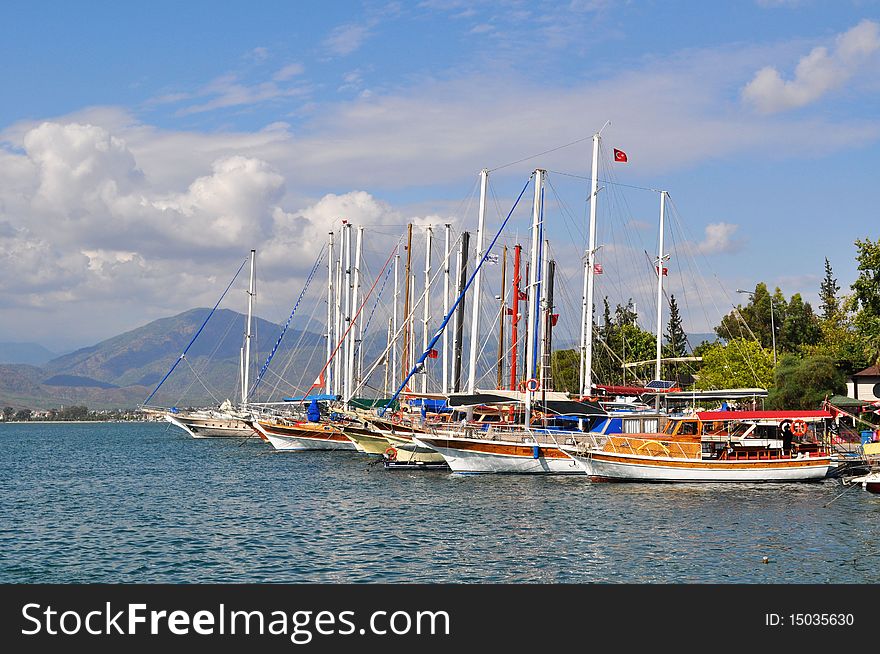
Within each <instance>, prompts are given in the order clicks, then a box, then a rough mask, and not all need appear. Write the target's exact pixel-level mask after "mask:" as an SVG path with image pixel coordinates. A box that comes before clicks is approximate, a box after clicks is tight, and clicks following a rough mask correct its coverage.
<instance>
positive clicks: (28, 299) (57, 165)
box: [0, 122, 405, 336]
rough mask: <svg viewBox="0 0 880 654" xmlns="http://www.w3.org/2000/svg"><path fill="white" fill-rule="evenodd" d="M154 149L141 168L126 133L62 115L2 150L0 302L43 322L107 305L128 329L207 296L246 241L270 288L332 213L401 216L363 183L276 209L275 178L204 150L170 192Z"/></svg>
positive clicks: (371, 218)
mask: <svg viewBox="0 0 880 654" xmlns="http://www.w3.org/2000/svg"><path fill="white" fill-rule="evenodd" d="M274 130H275V131H280V132H283V131H284V126H276V127H275V128H274ZM132 134H133V135H135V136H136V137H137V135H139V134H140V132H139V130H137V129H135V130H134V131H133V132H132ZM140 137H143V135H142V134H140ZM270 140H271V139H270ZM264 143H265V141H264ZM155 156H156V155H155V153H154V154H153V158H151V157H147V158H146V159H145V161H147V162H148V164H147V165H145V166H143V167H142V166H141V165H140V162H139V161H138V160H137V158H136V157H135V155H134V154H133V153H132V151H131V150H130V149H129V147H128V144H127V141H126V140H125V139H123V138H121V137H119V136H116V135H114V134H112V133H111V132H109V131H108V130H106V129H104V128H102V127H98V126H95V125H89V124H82V123H62V122H45V123H41V124H39V125H35V126H32V127H31V128H30V129H27V130H24V131H23V132H22V134H21V140H20V142H19V144H18V147H17V148H15V149H3V150H0V158H2V161H0V163H3V164H4V166H3V169H2V172H0V306H5V307H19V308H24V309H27V310H30V311H39V312H43V318H42V319H41V320H42V322H45V315H46V314H48V313H52V315H53V319H52V320H51V321H50V323H47V324H57V321H58V315H59V314H62V313H64V312H66V311H74V312H76V313H77V314H78V315H80V317H81V314H82V312H79V311H75V309H76V308H77V307H81V306H89V307H93V308H94V307H105V308H106V310H107V311H110V312H112V313H113V315H112V316H108V319H107V322H106V325H107V328H108V330H111V331H110V333H112V331H113V330H115V329H119V328H120V327H118V325H121V326H122V328H130V327H132V326H133V325H132V324H131V323H126V322H125V320H126V316H130V315H131V312H137V316H138V317H137V318H135V320H136V324H140V323H141V322H145V321H146V320H148V319H150V318H152V317H156V316H158V315H167V314H168V313H169V312H170V311H171V310H182V309H185V308H189V307H192V306H197V305H208V304H210V303H212V302H213V301H215V300H216V293H217V291H218V285H219V284H221V283H223V282H222V280H223V279H224V278H225V271H226V268H224V265H225V266H228V267H229V269H232V265H233V264H234V263H235V261H236V260H238V259H239V258H240V257H241V256H242V255H243V254H245V253H246V252H247V250H248V249H250V248H251V247H254V248H256V249H257V250H258V252H259V260H260V262H261V270H263V271H265V272H267V273H271V275H270V278H269V279H267V280H266V281H267V283H268V284H274V285H275V287H276V288H280V287H282V286H289V285H291V280H296V279H299V278H300V277H301V275H302V274H303V271H304V269H306V268H307V266H310V265H311V262H312V261H313V260H314V259H315V257H316V255H317V253H318V251H319V249H320V248H321V247H322V246H323V244H324V243H325V242H326V240H327V233H328V232H329V231H331V230H333V229H334V228H336V227H337V226H338V224H339V221H340V220H341V219H343V218H345V219H348V220H350V221H352V222H353V223H355V224H358V223H369V224H371V225H382V224H389V223H395V224H399V223H402V222H404V220H405V219H404V218H403V217H402V216H401V215H400V214H399V213H398V212H396V211H395V210H393V209H392V208H391V207H390V205H388V204H386V203H383V202H381V201H379V200H377V199H375V198H374V197H373V196H371V195H370V194H369V193H366V192H364V191H353V192H349V193H339V194H326V195H325V196H324V197H322V198H321V199H320V200H318V201H317V202H313V203H307V204H303V205H302V208H299V209H288V208H285V206H284V205H285V189H286V184H285V178H284V176H283V175H282V174H281V173H280V172H279V171H278V170H277V169H276V168H275V167H273V166H272V165H271V164H269V163H268V162H267V161H265V160H263V159H260V158H256V157H248V156H243V155H231V154H227V155H224V156H219V157H217V158H215V159H214V161H213V162H212V163H211V164H210V166H209V170H207V171H204V172H203V174H201V175H198V176H195V177H193V178H191V179H190V181H189V183H188V184H186V185H185V187H184V188H182V189H180V190H175V189H173V188H169V187H168V186H167V185H166V184H164V183H163V182H157V181H156V177H155V176H154V175H153V174H152V166H153V165H161V160H162V159H161V157H160V158H155ZM165 156H168V157H171V156H173V155H172V154H171V153H170V152H169V153H168V154H167V155H165ZM178 156H179V151H178ZM160 179H161V178H160ZM285 290H286V291H287V293H285V294H284V295H283V296H284V297H286V296H287V295H288V294H289V288H287V289H285ZM114 303H115V304H116V305H117V306H116V308H111V307H113V305H114ZM128 304H133V305H135V306H134V308H130V309H129V311H125V309H124V307H126V305H128ZM168 307H173V309H169V308H168ZM120 314H124V315H120ZM130 319H131V318H128V320H130ZM64 320H65V321H67V318H65V319H64ZM115 326H116V327H115ZM46 329H48V330H49V333H51V329H49V327H48V326H47V327H46ZM38 333H39V329H37V330H35V331H34V335H35V336H36V335H37V334H38ZM108 335H109V333H108Z"/></svg>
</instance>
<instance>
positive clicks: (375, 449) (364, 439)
mask: <svg viewBox="0 0 880 654" xmlns="http://www.w3.org/2000/svg"><path fill="white" fill-rule="evenodd" d="M345 435H346V436H348V439H349V440H350V441H351V442H353V443H354V444H355V447H357V448H358V450H360V451H361V452H364V453H366V454H378V455H380V456H381V455H383V454H385V451H386V450H387V449H388V448H389V447H391V444H390V443H389V442H388V439H387V438H385V437H384V436H382V435H381V434H374V433H368V432H366V431H358V432H351V431H348V430H346V431H345Z"/></svg>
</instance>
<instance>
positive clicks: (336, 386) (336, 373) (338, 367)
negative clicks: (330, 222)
mask: <svg viewBox="0 0 880 654" xmlns="http://www.w3.org/2000/svg"><path fill="white" fill-rule="evenodd" d="M344 245H345V232H344V231H343V230H342V229H340V230H339V258H337V259H336V335H335V337H334V339H333V340H334V341H336V342H337V343H338V342H339V339H340V337H341V336H342V251H343V249H344ZM334 347H336V346H334ZM333 394H334V395H339V396H341V395H342V357H341V356H337V357H335V359H334V360H333Z"/></svg>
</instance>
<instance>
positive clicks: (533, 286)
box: [526, 168, 544, 379]
mask: <svg viewBox="0 0 880 654" xmlns="http://www.w3.org/2000/svg"><path fill="white" fill-rule="evenodd" d="M543 189H544V171H543V170H541V169H540V168H538V169H537V170H535V198H534V203H533V210H532V251H531V263H530V265H529V282H528V283H529V324H528V328H529V332H530V337H529V339H528V340H527V342H526V379H532V378H534V377H535V373H536V370H535V368H536V367H537V365H536V364H537V357H538V347H537V346H538V330H537V329H535V326H536V325H537V324H538V316H539V312H540V307H539V304H540V301H541V296H540V284H541V281H540V278H541V273H540V267H539V266H540V263H539V261H540V252H539V251H540V249H541V244H542V242H541V236H540V233H541V192H542V191H543Z"/></svg>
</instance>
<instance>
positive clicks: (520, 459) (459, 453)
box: [415, 437, 585, 475]
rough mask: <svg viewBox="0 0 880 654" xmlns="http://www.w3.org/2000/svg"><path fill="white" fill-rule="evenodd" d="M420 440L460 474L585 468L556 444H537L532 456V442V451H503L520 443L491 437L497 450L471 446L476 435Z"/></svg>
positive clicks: (575, 471)
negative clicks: (470, 437) (523, 452)
mask: <svg viewBox="0 0 880 654" xmlns="http://www.w3.org/2000/svg"><path fill="white" fill-rule="evenodd" d="M415 440H416V441H418V442H419V443H420V444H422V445H424V446H426V447H431V448H433V449H434V450H436V451H437V452H439V453H440V454H441V455H442V456H443V458H444V459H445V461H446V464H447V465H448V466H449V469H450V470H452V472H457V473H462V474H505V473H509V474H550V475H582V474H584V473H585V470H584V468H583V466H582V465H580V464H579V463H578V462H577V461H575V460H574V459H573V458H572V457H570V456H568V455H567V454H562V450H560V449H559V448H556V447H552V446H551V447H547V446H541V447H539V448H538V457H537V458H536V457H535V456H534V449H533V446H528V449H529V451H530V452H531V454H527V455H526V454H513V453H505V452H502V451H500V450H502V449H513V448H515V449H524V448H523V447H522V445H521V444H520V443H504V442H499V441H490V442H488V443H487V445H488V447H491V448H493V449H496V450H499V451H494V452H491V451H486V450H477V449H474V446H478V445H479V444H478V443H475V439H462V440H461V444H459V442H457V440H458V439H445V438H438V437H431V439H430V442H425V441H423V440H421V439H419V438H418V437H417V438H416V439H415ZM550 453H552V456H544V455H542V454H550Z"/></svg>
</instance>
